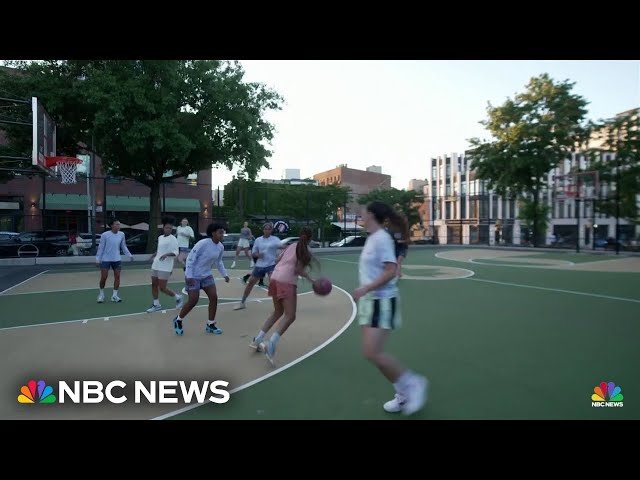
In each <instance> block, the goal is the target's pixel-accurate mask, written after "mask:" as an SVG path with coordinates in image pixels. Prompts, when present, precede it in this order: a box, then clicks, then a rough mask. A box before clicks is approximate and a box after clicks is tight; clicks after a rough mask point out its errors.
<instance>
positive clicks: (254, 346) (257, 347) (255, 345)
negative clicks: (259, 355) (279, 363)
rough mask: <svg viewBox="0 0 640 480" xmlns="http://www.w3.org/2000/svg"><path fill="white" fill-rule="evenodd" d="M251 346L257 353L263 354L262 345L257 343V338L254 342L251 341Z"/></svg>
mask: <svg viewBox="0 0 640 480" xmlns="http://www.w3.org/2000/svg"><path fill="white" fill-rule="evenodd" d="M249 346H250V347H251V348H253V349H254V350H255V351H256V352H262V350H261V349H260V343H259V342H256V339H255V337H254V339H253V340H251V343H250V344H249Z"/></svg>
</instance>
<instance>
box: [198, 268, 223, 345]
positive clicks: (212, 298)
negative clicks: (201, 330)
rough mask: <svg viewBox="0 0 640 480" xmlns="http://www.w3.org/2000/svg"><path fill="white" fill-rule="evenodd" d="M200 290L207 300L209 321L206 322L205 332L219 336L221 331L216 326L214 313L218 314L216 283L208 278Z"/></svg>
mask: <svg viewBox="0 0 640 480" xmlns="http://www.w3.org/2000/svg"><path fill="white" fill-rule="evenodd" d="M202 289H203V290H204V293H206V294H207V297H208V298H209V320H208V321H207V326H206V327H205V331H207V332H209V333H215V334H216V335H220V334H221V333H222V330H220V329H219V328H218V325H217V324H216V313H217V312H218V290H217V289H216V282H215V280H214V279H213V277H209V278H208V279H207V281H206V282H205V284H204V285H203V286H202Z"/></svg>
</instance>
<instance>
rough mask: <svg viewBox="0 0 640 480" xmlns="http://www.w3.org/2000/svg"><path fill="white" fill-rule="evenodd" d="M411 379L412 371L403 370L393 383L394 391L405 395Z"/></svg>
mask: <svg viewBox="0 0 640 480" xmlns="http://www.w3.org/2000/svg"><path fill="white" fill-rule="evenodd" d="M412 379H413V372H411V371H409V370H405V371H404V372H403V373H402V375H400V377H399V378H398V381H397V382H396V383H394V384H393V388H395V389H396V393H399V394H401V395H405V396H406V392H407V390H408V389H409V386H410V385H411V380H412Z"/></svg>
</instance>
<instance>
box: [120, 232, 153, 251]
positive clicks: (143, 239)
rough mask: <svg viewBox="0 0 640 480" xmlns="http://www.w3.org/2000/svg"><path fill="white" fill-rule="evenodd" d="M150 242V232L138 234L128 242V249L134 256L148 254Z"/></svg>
mask: <svg viewBox="0 0 640 480" xmlns="http://www.w3.org/2000/svg"><path fill="white" fill-rule="evenodd" d="M148 240H149V232H142V233H138V234H137V235H133V236H131V237H129V238H128V239H127V240H126V244H127V248H128V249H129V251H130V252H131V253H132V254H134V255H136V254H139V253H146V252H147V241H148Z"/></svg>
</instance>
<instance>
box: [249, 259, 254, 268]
mask: <svg viewBox="0 0 640 480" xmlns="http://www.w3.org/2000/svg"><path fill="white" fill-rule="evenodd" d="M255 266H256V264H255V262H254V261H253V260H251V264H250V265H249V267H251V268H253V267H255Z"/></svg>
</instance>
